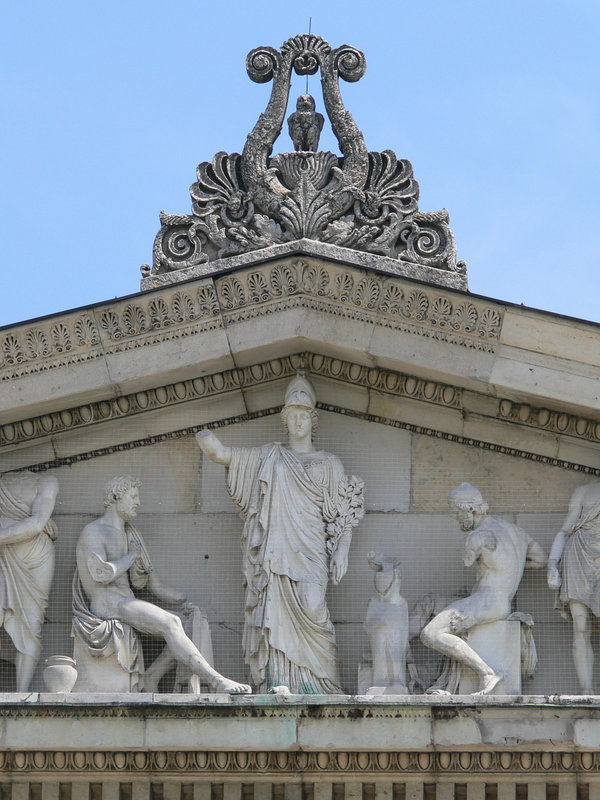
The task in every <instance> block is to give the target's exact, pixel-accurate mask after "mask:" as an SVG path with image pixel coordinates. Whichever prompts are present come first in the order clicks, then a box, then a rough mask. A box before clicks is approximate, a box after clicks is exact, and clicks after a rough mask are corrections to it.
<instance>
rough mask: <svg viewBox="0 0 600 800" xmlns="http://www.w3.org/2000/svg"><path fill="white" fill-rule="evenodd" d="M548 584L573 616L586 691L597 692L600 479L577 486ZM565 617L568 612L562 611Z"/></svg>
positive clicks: (579, 671)
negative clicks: (595, 632) (595, 629)
mask: <svg viewBox="0 0 600 800" xmlns="http://www.w3.org/2000/svg"><path fill="white" fill-rule="evenodd" d="M548 585H549V586H550V588H552V589H560V601H561V613H563V611H562V609H563V608H566V607H568V610H569V611H570V613H571V618H572V619H573V661H574V664H575V672H576V673H577V679H578V681H579V686H580V689H581V692H582V693H583V694H594V687H593V680H592V679H593V674H594V651H593V650H592V641H591V635H592V632H591V621H590V617H591V615H592V614H593V615H594V616H595V617H600V481H593V482H592V483H588V484H586V485H584V486H578V487H577V488H576V489H575V490H574V492H573V494H572V495H571V501H570V503H569V511H568V513H567V516H566V518H565V521H564V522H563V524H562V528H561V529H560V531H559V532H558V533H557V534H556V537H555V539H554V542H553V544H552V549H551V550H550V558H549V559H548ZM563 616H566V613H563Z"/></svg>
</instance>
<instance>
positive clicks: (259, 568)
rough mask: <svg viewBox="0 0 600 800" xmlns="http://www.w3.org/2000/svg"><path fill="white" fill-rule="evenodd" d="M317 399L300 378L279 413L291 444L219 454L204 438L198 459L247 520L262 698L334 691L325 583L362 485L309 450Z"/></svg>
mask: <svg viewBox="0 0 600 800" xmlns="http://www.w3.org/2000/svg"><path fill="white" fill-rule="evenodd" d="M315 405H316V397H315V393H314V390H313V387H312V386H311V384H310V383H309V381H308V380H307V379H306V377H305V376H304V375H303V374H301V373H299V374H298V376H297V377H296V378H295V379H294V380H292V382H291V383H290V384H289V386H288V388H287V392H286V395H285V405H284V408H283V410H282V412H281V418H282V421H283V424H284V425H285V427H286V428H287V430H288V435H289V446H287V447H286V446H285V445H283V444H281V443H279V442H275V443H273V444H267V445H264V446H263V447H250V448H244V447H242V448H240V447H226V446H225V445H223V444H222V443H221V442H220V441H219V439H217V437H216V436H215V435H214V434H213V433H212V432H211V431H208V430H205V431H201V432H200V433H198V434H196V436H197V439H198V444H199V445H200V447H201V449H202V450H203V452H204V453H205V454H206V455H207V456H208V457H209V458H211V459H212V460H213V461H216V462H217V463H219V464H223V465H224V466H225V467H227V473H226V474H227V487H228V490H229V494H230V496H231V498H232V500H233V501H234V503H235V504H236V505H237V506H238V507H239V509H240V511H241V515H242V518H243V519H244V523H245V524H244V531H243V536H242V547H243V571H244V579H245V588H246V606H245V624H244V639H243V649H244V656H245V659H246V663H247V664H248V665H249V666H250V671H251V674H252V679H253V681H254V683H255V684H256V686H257V687H258V689H259V691H261V692H265V691H268V690H269V689H271V688H273V687H282V686H286V687H287V688H288V689H289V690H290V691H291V692H293V693H301V694H332V693H333V694H336V693H339V692H341V688H340V683H339V677H338V667H337V657H336V643H335V632H334V628H333V624H332V622H331V619H330V617H329V611H328V609H327V605H326V602H325V592H326V589H327V582H328V579H329V578H331V579H332V581H333V583H334V584H337V583H339V582H340V580H341V579H342V577H343V576H344V574H345V572H346V569H347V566H348V548H349V546H350V540H351V536H352V528H353V527H354V526H355V525H357V524H358V522H359V520H360V519H361V518H362V516H363V514H364V509H363V483H362V481H360V480H359V479H358V478H356V477H354V476H353V477H351V478H347V477H346V476H345V474H344V468H343V467H342V464H341V462H340V460H339V459H338V458H337V457H336V456H334V455H332V454H331V453H326V452H324V451H322V450H315V448H314V446H313V444H312V435H313V432H314V430H315V428H316V424H317V413H316V410H315Z"/></svg>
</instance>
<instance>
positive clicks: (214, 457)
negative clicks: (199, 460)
mask: <svg viewBox="0 0 600 800" xmlns="http://www.w3.org/2000/svg"><path fill="white" fill-rule="evenodd" d="M196 441H197V442H198V446H199V448H200V449H201V450H202V452H203V453H206V455H207V456H208V457H209V458H210V459H211V461H215V462H216V463H217V464H223V466H224V467H228V466H229V465H230V464H231V447H226V446H225V445H224V444H223V443H222V442H221V441H220V439H218V438H217V437H216V436H215V435H214V433H213V432H212V431H209V430H207V429H204V430H202V431H198V433H197V434H196Z"/></svg>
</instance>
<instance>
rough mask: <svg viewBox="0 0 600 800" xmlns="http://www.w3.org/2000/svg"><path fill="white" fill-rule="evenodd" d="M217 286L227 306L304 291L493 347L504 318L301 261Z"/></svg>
mask: <svg viewBox="0 0 600 800" xmlns="http://www.w3.org/2000/svg"><path fill="white" fill-rule="evenodd" d="M216 286H217V292H218V295H219V301H220V304H221V306H222V308H223V310H224V311H226V312H234V311H236V310H241V309H245V310H247V311H248V313H250V314H251V313H252V307H253V306H254V305H256V304H258V303H265V302H267V301H270V300H271V301H272V300H279V299H281V298H284V297H285V298H289V297H290V296H292V295H303V296H307V295H308V296H310V297H313V298H316V299H319V300H323V301H329V302H337V303H341V304H343V305H344V306H346V308H347V311H346V312H345V315H352V313H353V312H356V313H355V315H356V316H357V317H360V312H361V311H363V312H376V313H377V314H384V315H386V316H387V317H388V318H393V319H395V320H396V321H397V323H398V325H399V326H400V327H404V328H405V329H407V330H411V331H415V332H418V333H420V334H421V335H424V336H430V337H433V338H436V339H439V340H442V341H452V342H456V343H459V344H464V345H465V346H467V347H472V348H475V349H478V350H492V349H493V345H492V342H494V341H495V340H497V339H498V336H499V333H500V327H501V324H502V315H501V313H500V312H499V311H498V310H496V309H495V308H492V307H490V306H484V305H482V304H480V303H476V302H472V301H471V300H462V299H460V300H455V301H452V300H450V299H449V298H448V297H447V296H444V295H439V294H437V293H436V292H435V291H429V290H425V289H417V288H415V289H407V288H406V287H403V286H402V285H401V284H400V283H399V282H398V281H397V280H395V279H394V278H386V277H382V276H379V275H373V274H366V275H365V274H364V273H362V272H359V271H357V270H349V269H344V268H342V267H330V266H328V267H325V266H322V265H315V264H308V263H305V262H303V261H298V262H296V263H294V264H279V265H277V266H275V267H269V266H265V267H261V268H259V269H257V270H254V271H252V270H250V271H246V272H243V273H241V272H239V273H236V275H234V276H228V277H226V278H218V279H217V280H216ZM386 324H387V321H386ZM415 326H416V327H417V328H418V331H417V330H416V328H415Z"/></svg>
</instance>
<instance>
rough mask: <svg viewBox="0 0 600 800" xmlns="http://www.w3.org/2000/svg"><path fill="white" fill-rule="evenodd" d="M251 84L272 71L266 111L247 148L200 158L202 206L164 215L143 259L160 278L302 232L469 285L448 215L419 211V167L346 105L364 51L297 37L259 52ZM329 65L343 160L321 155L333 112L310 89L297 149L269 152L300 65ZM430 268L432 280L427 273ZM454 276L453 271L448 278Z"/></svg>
mask: <svg viewBox="0 0 600 800" xmlns="http://www.w3.org/2000/svg"><path fill="white" fill-rule="evenodd" d="M246 67H247V70H248V74H249V76H250V78H251V79H252V80H253V81H256V82H258V83H265V82H268V81H270V80H271V79H272V80H273V88H272V92H271V97H270V100H269V103H268V105H267V108H266V110H265V112H264V113H263V114H261V116H260V118H259V120H258V122H257V124H256V126H255V127H254V129H253V130H252V132H251V133H250V134H249V136H248V139H247V141H246V145H245V147H244V150H243V152H242V155H241V156H240V155H239V154H237V153H234V154H232V155H229V154H227V153H223V152H221V153H217V154H216V155H215V157H214V158H213V160H212V163H208V162H203V163H202V164H200V165H199V167H198V170H197V174H198V180H197V182H196V183H194V184H193V185H192V187H191V190H190V193H191V196H192V215H191V216H185V215H173V214H164V213H163V214H161V223H162V227H161V230H160V231H159V233H158V235H157V237H156V240H155V243H154V266H153V268H152V270H150V269H149V268H147V267H145V266H144V267H143V268H142V272H143V276H144V278H143V280H144V281H145V282H146V286H147V285H148V283H150V284H152V282H153V281H154V279H155V277H156V276H159V275H160V274H161V273H171V274H172V275H173V274H175V276H176V279H177V278H179V279H182V277H183V275H182V276H179V275H177V273H178V272H179V271H180V270H190V269H194V268H197V267H198V265H206V264H207V263H208V264H209V265H210V267H212V270H211V271H219V270H220V269H221V268H222V267H223V266H224V265H223V264H221V263H220V261H221V259H223V258H224V257H227V256H231V255H236V254H238V253H244V252H248V251H253V250H261V249H265V248H269V247H270V246H272V245H274V244H275V245H277V244H285V243H287V242H295V241H297V240H301V239H309V240H320V241H321V242H326V243H332V244H334V245H337V246H342V247H344V248H351V249H354V250H359V251H363V252H366V253H369V254H370V255H371V258H370V261H369V264H368V266H369V267H370V268H375V269H377V263H378V260H379V258H380V257H381V256H383V257H387V258H392V259H398V260H399V261H405V262H407V263H409V264H412V265H415V266H416V267H417V270H419V267H421V266H422V267H424V268H425V269H426V270H427V273H425V274H424V273H420V272H419V271H418V273H417V274H418V276H419V277H421V278H423V279H425V280H427V278H433V282H434V283H435V282H438V279H437V278H436V275H437V274H438V273H440V274H442V275H443V273H445V272H448V273H453V275H454V276H455V277H454V281H453V285H457V286H460V287H461V288H466V265H465V264H464V262H459V263H458V264H457V261H456V246H455V244H454V237H453V235H452V231H451V230H450V227H449V225H448V212H447V211H446V210H445V209H444V210H442V211H438V212H434V213H425V212H419V210H418V205H417V201H418V198H419V186H418V184H417V182H416V181H415V180H414V178H413V174H412V166H411V164H410V162H408V161H406V160H405V159H400V160H399V159H397V158H396V155H395V154H394V153H393V152H392V151H391V150H385V151H383V152H382V153H369V152H368V151H367V148H366V145H365V142H364V139H363V136H362V133H361V132H360V130H359V129H358V127H357V126H356V124H355V122H354V120H353V118H352V116H351V114H350V113H349V112H348V111H347V110H346V109H345V107H344V104H343V101H342V98H341V94H340V90H339V86H338V81H339V78H340V77H341V78H343V79H344V80H346V81H357V80H358V79H359V78H360V77H361V76H362V75H363V74H364V72H365V69H366V61H365V57H364V55H363V53H362V52H361V51H360V50H357V49H356V48H353V47H349V46H348V45H343V46H342V47H338V48H337V49H335V50H332V48H331V47H330V45H329V44H328V43H327V42H326V41H324V40H323V39H321V38H320V37H318V36H314V35H302V36H295V37H293V38H291V39H289V40H288V41H287V42H285V43H284V44H283V46H282V48H281V51H279V52H278V51H276V50H274V49H273V48H271V47H265V48H257V49H255V50H253V51H252V52H251V53H249V55H248V58H247V61H246ZM294 70H295V71H296V72H297V73H298V74H300V75H305V74H306V75H308V74H313V73H315V72H317V71H319V70H320V71H321V77H322V86H323V100H324V103H325V109H326V111H327V114H328V116H329V119H330V122H331V125H332V128H333V132H334V135H335V136H336V138H337V140H338V143H339V146H340V150H341V153H342V157H341V158H339V157H338V156H336V155H334V154H333V153H328V152H315V150H316V148H317V146H318V139H319V134H320V131H321V128H322V126H323V117H322V115H321V114H317V113H316V112H315V102H314V99H313V98H312V97H310V95H303V96H301V97H300V98H299V100H298V109H297V111H296V112H295V113H293V114H292V115H291V117H290V118H289V130H290V135H291V136H292V139H293V141H294V146H295V148H296V151H295V152H293V153H281V154H278V155H276V156H274V157H273V158H271V152H272V149H273V145H274V143H275V140H276V139H277V137H278V136H279V134H280V132H281V128H282V124H283V121H284V118H285V112H286V108H287V104H288V97H289V91H290V77H291V74H292V71H294ZM426 276H427V277H426ZM440 280H441V282H442V283H446V278H445V277H441V278H440Z"/></svg>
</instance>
